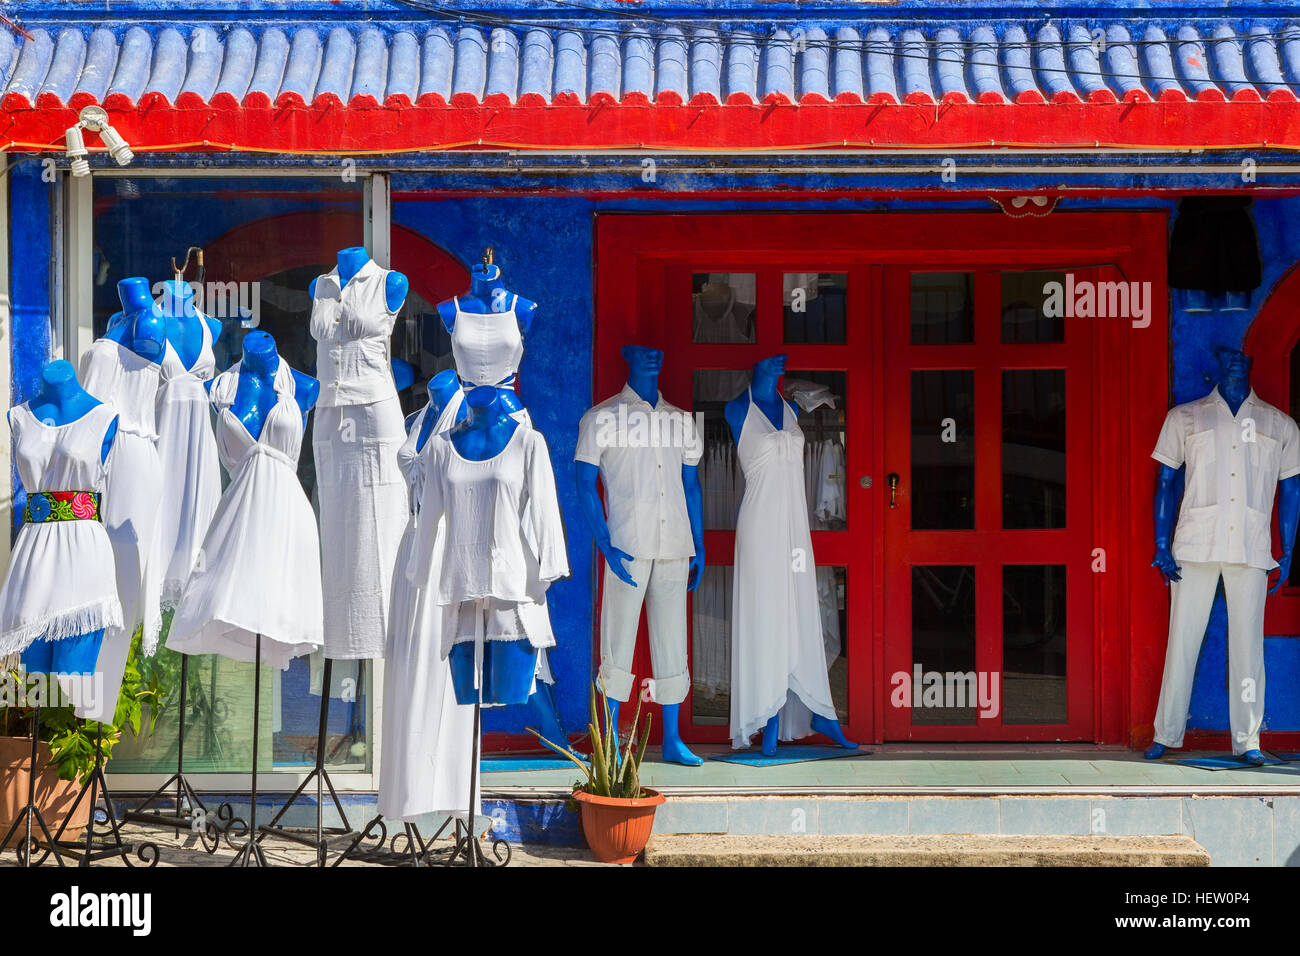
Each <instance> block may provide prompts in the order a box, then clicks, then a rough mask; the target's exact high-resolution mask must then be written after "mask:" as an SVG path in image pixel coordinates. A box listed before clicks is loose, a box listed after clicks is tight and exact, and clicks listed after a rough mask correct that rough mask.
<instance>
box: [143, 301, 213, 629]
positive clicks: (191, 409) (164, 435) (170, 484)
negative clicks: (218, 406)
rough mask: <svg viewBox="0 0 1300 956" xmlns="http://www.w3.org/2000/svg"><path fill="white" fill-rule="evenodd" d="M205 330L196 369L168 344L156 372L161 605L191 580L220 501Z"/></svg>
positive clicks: (205, 326) (210, 367)
mask: <svg viewBox="0 0 1300 956" xmlns="http://www.w3.org/2000/svg"><path fill="white" fill-rule="evenodd" d="M199 321H200V322H201V324H202V326H203V347H202V348H201V349H200V351H199V357H198V358H197V359H195V360H194V365H193V366H192V367H190V368H186V367H185V363H184V362H182V361H181V357H180V356H179V355H178V354H177V353H176V350H175V349H174V348H173V347H172V345H171V343H170V342H168V343H167V345H166V346H165V347H164V350H163V358H162V362H161V363H160V368H159V378H160V380H161V386H160V387H159V390H158V399H157V413H158V459H159V461H160V462H161V463H162V471H163V487H162V497H161V498H160V499H159V503H160V508H159V514H158V522H159V529H158V539H159V548H160V549H161V552H162V561H163V565H164V570H163V579H162V599H163V603H164V604H165V605H168V606H173V605H175V604H176V601H177V600H178V599H179V598H180V596H181V591H182V590H183V589H184V587H185V582H186V581H187V580H189V576H190V569H191V568H193V567H194V558H195V556H196V555H197V554H198V553H199V546H200V545H202V544H203V536H204V535H205V534H206V533H207V530H208V525H209V524H210V523H211V522H212V515H213V514H214V513H215V512H216V510H217V502H218V501H220V500H221V466H220V465H219V464H218V458H217V440H216V437H215V436H214V434H213V431H212V413H211V412H210V411H209V405H208V392H207V389H205V388H204V387H203V383H204V382H206V381H207V380H208V379H210V378H212V376H213V375H214V374H216V368H217V364H216V359H215V357H214V356H213V354H212V330H211V329H210V328H208V320H207V318H205V317H204V316H202V315H200V316H199Z"/></svg>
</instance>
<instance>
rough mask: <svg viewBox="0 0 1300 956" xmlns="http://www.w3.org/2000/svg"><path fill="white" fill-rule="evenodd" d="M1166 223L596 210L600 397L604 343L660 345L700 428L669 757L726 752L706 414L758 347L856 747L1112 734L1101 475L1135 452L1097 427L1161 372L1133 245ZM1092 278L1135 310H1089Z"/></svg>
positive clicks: (730, 465) (723, 508)
mask: <svg viewBox="0 0 1300 956" xmlns="http://www.w3.org/2000/svg"><path fill="white" fill-rule="evenodd" d="M1162 229H1163V226H1162V225H1161V224H1160V223H1159V222H1158V221H1155V217H1150V216H1146V217H1144V216H1141V215H1122V214H1120V215H1115V216H1108V215H1101V214H1091V215H1079V216H1073V217H1071V216H1068V215H1060V214H1058V215H1057V217H1056V221H1055V222H1053V221H1051V220H1050V219H1049V220H1042V221H1030V222H1028V223H1026V222H1025V221H1023V220H1012V219H1009V218H1008V217H1005V216H1003V215H1002V214H1000V213H994V214H989V215H941V214H884V215H784V214H780V215H761V214H758V215H722V216H695V215H672V216H641V215H636V216H633V215H629V216H617V215H612V216H601V217H598V227H597V239H598V259H597V316H596V343H595V348H596V373H595V390H596V394H597V397H598V398H603V397H604V396H607V395H609V394H612V393H614V392H615V391H617V390H618V389H619V388H620V387H621V386H622V384H623V379H624V375H625V366H624V363H623V362H622V360H621V357H620V356H619V349H620V348H621V347H622V346H623V345H625V344H628V343H637V344H644V345H653V346H656V347H659V348H662V349H663V350H664V351H665V352H666V359H665V366H664V371H663V373H662V377H661V388H662V390H663V392H664V394H665V396H666V397H667V399H668V400H669V401H671V402H673V403H674V404H676V405H679V406H681V407H683V408H687V409H691V410H693V411H694V412H695V413H696V414H697V415H698V416H700V418H701V419H702V421H703V426H704V437H705V450H704V459H703V460H702V462H701V466H700V474H701V479H702V482H703V486H704V497H705V527H706V534H705V547H706V554H707V560H708V570H707V571H706V575H705V580H704V582H703V583H702V585H701V587H700V589H699V590H698V591H697V592H696V593H695V594H694V595H693V596H692V601H691V614H690V616H689V620H690V635H689V647H690V659H691V673H692V692H691V695H690V697H689V698H688V700H687V702H686V704H685V705H684V706H683V709H682V729H683V735H684V736H685V737H686V738H687V739H688V740H694V741H700V742H720V741H724V740H727V739H729V736H728V714H729V703H730V701H729V691H730V667H729V661H730V648H731V645H732V643H733V642H739V641H743V640H744V635H742V634H734V633H731V630H730V617H731V580H732V579H731V567H730V565H731V562H732V555H733V549H734V539H735V512H736V507H737V506H738V504H739V498H740V496H741V495H742V494H743V476H742V475H741V474H740V466H739V463H738V462H737V461H736V459H735V454H734V447H733V445H732V441H731V437H730V434H729V432H728V430H727V427H726V424H725V422H724V420H723V418H722V409H723V407H724V406H725V404H726V401H727V400H728V399H729V398H731V397H732V396H734V395H736V394H738V393H739V392H741V391H743V389H744V387H745V385H746V384H747V382H748V370H749V369H750V368H751V367H752V366H753V364H754V363H755V362H757V361H758V360H760V359H762V358H765V357H767V356H770V355H773V354H777V353H783V354H785V355H786V356H787V371H786V374H785V378H784V380H783V385H784V387H785V388H786V389H787V393H793V394H794V395H795V399H796V401H797V402H798V403H799V404H800V407H801V411H800V415H799V420H800V425H801V427H802V429H803V431H804V435H805V486H806V492H807V496H808V501H809V521H810V526H811V528H812V540H813V550H814V555H813V563H814V565H815V568H814V569H813V571H812V573H815V575H816V577H817V585H818V596H819V603H820V606H821V618H822V625H823V628H822V630H823V643H824V647H825V650H826V656H827V663H828V674H829V679H830V684H831V690H832V696H833V699H834V701H835V704H836V709H837V711H838V712H839V715H840V719H841V722H842V723H843V724H844V725H845V726H846V727H847V728H848V731H849V733H850V735H851V736H853V737H855V738H856V739H859V740H862V741H882V740H908V739H915V740H1018V741H1033V740H1103V739H1107V738H1112V739H1118V738H1119V737H1120V736H1121V735H1122V733H1123V731H1122V729H1121V726H1122V724H1123V723H1124V721H1125V709H1126V705H1127V700H1128V693H1127V691H1128V688H1127V687H1126V686H1125V684H1126V662H1125V660H1124V649H1123V648H1122V647H1119V646H1115V647H1111V648H1110V649H1109V650H1107V649H1106V648H1105V647H1103V644H1104V643H1107V642H1105V641H1104V640H1103V638H1102V636H1101V635H1103V633H1105V632H1106V629H1108V628H1118V627H1125V626H1127V624H1126V623H1125V622H1126V620H1127V618H1126V617H1125V612H1124V611H1123V609H1122V608H1113V609H1111V610H1106V609H1103V608H1102V607H1101V604H1102V602H1104V601H1105V600H1106V597H1107V594H1106V588H1107V587H1108V586H1110V584H1113V583H1114V582H1115V578H1114V574H1115V572H1116V571H1120V572H1121V573H1122V572H1123V571H1124V570H1127V568H1128V567H1129V565H1130V563H1131V556H1132V553H1133V551H1134V549H1133V547H1132V546H1131V545H1132V542H1131V540H1130V538H1131V536H1132V528H1131V526H1130V523H1129V521H1128V519H1127V515H1125V514H1121V513H1119V512H1117V511H1116V507H1115V506H1116V505H1117V504H1119V503H1120V501H1119V499H1121V498H1123V497H1124V496H1126V495H1127V494H1129V488H1128V485H1127V482H1126V481H1119V482H1116V481H1107V479H1106V472H1105V471H1104V469H1106V468H1115V467H1117V466H1122V467H1128V466H1130V464H1131V461H1130V459H1131V458H1132V457H1136V456H1133V455H1131V454H1130V452H1131V449H1130V448H1129V447H1128V444H1127V441H1128V439H1127V437H1126V436H1127V435H1129V433H1130V431H1131V430H1132V426H1133V422H1132V421H1131V420H1130V421H1127V422H1124V423H1118V422H1117V423H1115V424H1114V426H1113V427H1112V428H1111V429H1110V431H1109V432H1108V431H1107V424H1106V422H1105V421H1104V420H1103V418H1104V416H1105V415H1109V414H1112V413H1113V412H1114V410H1115V409H1119V408H1124V407H1126V405H1127V402H1128V401H1129V400H1130V399H1131V398H1132V397H1133V396H1132V395H1131V394H1129V393H1128V389H1129V387H1130V386H1129V378H1130V377H1132V368H1131V364H1132V361H1133V360H1134V355H1135V353H1141V354H1142V355H1145V356H1147V357H1148V358H1150V357H1159V356H1162V355H1163V350H1164V344H1163V343H1164V338H1163V337H1164V327H1165V326H1164V322H1165V318H1164V309H1165V306H1164V285H1163V281H1162V280H1163V276H1159V275H1156V274H1155V273H1156V272H1158V271H1159V269H1160V267H1161V265H1162V262H1163V259H1162V256H1161V255H1151V254H1149V253H1148V252H1144V251H1143V249H1142V244H1143V241H1144V240H1145V241H1149V240H1151V239H1153V238H1154V236H1155V235H1156V234H1157V230H1162ZM1116 230H1119V233H1117V232H1116ZM1159 234H1160V235H1161V236H1163V233H1162V232H1160V233H1159ZM1117 239H1122V240H1123V241H1119V242H1117ZM1159 241H1160V242H1162V241H1163V239H1162V238H1161V239H1160V240H1159ZM1157 248H1158V247H1157ZM1133 281H1139V282H1142V281H1145V282H1147V283H1148V286H1147V288H1146V290H1145V292H1146V296H1147V297H1146V298H1145V299H1143V298H1138V299H1134V300H1133V301H1130V302H1127V303H1121V302H1119V299H1118V297H1119V294H1120V292H1121V291H1122V292H1124V293H1125V295H1127V294H1128V293H1129V292H1133V293H1134V294H1136V295H1139V296H1141V295H1142V291H1141V290H1140V289H1139V288H1138V287H1136V286H1133V285H1132V282H1133ZM1121 282H1122V283H1123V284H1124V287H1123V290H1121V289H1120V288H1119V285H1118V283H1121ZM1108 283H1109V284H1108ZM1090 284H1091V286H1092V289H1093V291H1094V292H1096V291H1097V290H1098V288H1100V291H1101V292H1102V294H1103V295H1104V296H1107V297H1108V298H1107V300H1106V302H1105V303H1104V305H1103V306H1102V309H1103V310H1107V309H1108V310H1109V312H1111V313H1113V312H1116V311H1118V310H1119V308H1120V307H1121V306H1123V307H1124V308H1126V309H1127V312H1126V313H1125V314H1120V315H1114V314H1107V315H1105V316H1104V317H1103V316H1099V315H1098V314H1097V311H1098V309H1097V307H1096V304H1095V301H1094V305H1093V306H1092V307H1091V308H1089V307H1086V306H1085V304H1084V302H1083V301H1082V299H1081V295H1082V294H1083V292H1084V291H1085V290H1087V289H1088V287H1089V285H1090ZM1076 306H1081V307H1080V308H1076ZM1142 309H1146V310H1147V314H1146V320H1147V324H1145V325H1143V321H1144V320H1143V317H1142V315H1141V310H1142ZM1080 313H1083V314H1080ZM1143 336H1146V337H1145V338H1143ZM1156 336H1159V337H1160V341H1159V342H1158V343H1157V341H1156V338H1155V337H1156ZM1107 350H1110V352H1111V353H1114V354H1108V352H1107ZM1163 375H1164V373H1163V368H1160V369H1158V370H1153V371H1152V376H1153V381H1154V380H1158V385H1157V386H1156V387H1157V388H1159V389H1161V391H1160V392H1159V393H1158V397H1157V402H1163V391H1162V389H1163V382H1164V377H1163ZM1117 390H1119V392H1120V393H1117ZM1156 411H1157V412H1158V413H1159V414H1162V413H1163V407H1161V408H1159V409H1157V410H1156ZM1129 417H1130V419H1132V418H1133V416H1131V415H1130V416H1129ZM1138 417H1139V418H1141V419H1143V420H1145V418H1147V417H1150V415H1149V414H1148V413H1146V412H1144V413H1142V414H1140V415H1139V416H1138ZM1157 427H1158V426H1157ZM1141 431H1142V429H1141V428H1139V429H1138V430H1137V431H1136V432H1134V433H1133V434H1134V436H1135V437H1134V439H1133V440H1134V442H1136V443H1137V444H1140V443H1141V442H1143V441H1146V440H1147V437H1148V436H1144V435H1142V434H1141ZM1150 437H1152V438H1153V435H1152V436H1150ZM1103 512H1104V513H1103ZM1114 591H1115V595H1116V598H1117V599H1118V600H1122V599H1123V594H1122V593H1121V591H1122V588H1118V587H1116V588H1114ZM640 648H641V649H639V650H638V659H637V663H636V667H635V670H636V672H637V673H638V675H645V676H649V674H650V666H649V664H650V662H649V655H648V654H647V653H645V651H644V649H643V648H644V645H641V646H640ZM1106 674H1109V675H1110V677H1109V685H1110V686H1106V687H1102V686H1101V681H1102V680H1106V677H1105V675H1106Z"/></svg>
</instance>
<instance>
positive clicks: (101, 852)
mask: <svg viewBox="0 0 1300 956" xmlns="http://www.w3.org/2000/svg"><path fill="white" fill-rule="evenodd" d="M87 794H89V795H90V818H89V819H88V820H87V822H86V838H85V840H75V841H74V840H67V841H65V840H64V839H63V833H64V831H65V830H67V828H68V825H69V824H70V823H71V822H72V819H73V817H74V816H75V814H76V812H77V807H79V806H81V801H82V800H84V799H85V798H86V795H87ZM99 794H103V797H104V813H105V819H106V822H107V826H108V832H109V834H110V836H111V840H99V841H96V840H95V804H96V801H97V799H98V796H99ZM122 822H123V823H124V822H125V819H123V821H122ZM59 848H62V850H63V851H64V853H65V854H66V855H67V856H70V857H72V858H74V859H76V860H77V865H78V866H89V865H90V864H91V863H93V862H95V861H96V860H106V859H109V858H111V857H115V856H120V857H121V858H122V862H123V863H125V864H126V865H127V866H130V867H134V866H135V864H134V863H132V862H131V854H132V853H134V854H135V855H136V856H137V857H139V859H140V861H141V862H142V863H144V865H145V867H146V868H152V867H155V866H157V865H158V845H157V844H156V843H149V842H142V843H139V844H136V843H128V842H126V841H124V840H123V839H122V823H119V822H118V820H117V815H116V813H115V812H114V810H113V795H112V793H111V791H109V789H108V780H107V779H106V778H105V777H104V725H103V724H102V723H101V724H99V727H98V730H97V731H96V733H95V769H94V770H92V771H91V772H90V776H89V778H87V780H86V782H85V783H83V784H82V785H81V790H80V792H79V793H78V794H77V799H76V800H74V801H73V802H72V806H71V808H69V810H68V812H67V816H66V817H65V818H64V820H63V826H61V827H59V831H58V832H57V833H55V834H54V841H53V843H52V844H51V845H50V846H49V847H47V848H46V851H45V855H44V856H42V857H41V858H40V859H39V860H37V861H36V866H40V865H41V864H42V863H44V862H45V860H46V858H47V857H49V855H50V854H51V853H58V850H59Z"/></svg>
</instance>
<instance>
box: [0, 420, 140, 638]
mask: <svg viewBox="0 0 1300 956" xmlns="http://www.w3.org/2000/svg"><path fill="white" fill-rule="evenodd" d="M116 417H117V410H116V409H114V408H113V407H112V406H111V405H105V404H100V405H96V406H95V407H94V408H92V409H90V411H88V412H86V414H84V415H82V416H81V417H80V418H78V419H76V420H74V421H71V422H68V423H66V424H63V425H49V424H46V423H44V422H42V421H40V420H39V419H37V418H36V416H35V415H33V414H32V411H31V409H30V408H29V406H28V405H27V404H25V403H24V404H22V405H19V406H18V407H17V408H14V409H12V410H11V411H10V413H9V425H10V428H11V430H12V432H13V447H14V465H15V467H16V468H17V469H18V477H19V479H21V481H22V483H23V487H24V488H25V489H27V494H28V499H27V508H28V510H30V511H32V512H33V514H34V516H38V517H39V516H40V515H41V514H43V513H48V510H49V509H50V507H51V506H50V504H49V503H48V502H49V499H47V498H45V497H43V496H41V497H37V496H38V495H39V493H40V492H94V493H99V494H102V493H103V492H104V485H105V478H106V469H105V467H104V464H103V462H102V461H101V460H100V455H101V454H102V451H103V446H104V435H105V434H106V433H107V432H108V428H109V426H110V425H111V424H112V422H113V420H114V419H115V418H116ZM91 502H92V499H91V498H90V496H89V495H88V494H83V495H77V496H74V497H73V498H72V499H71V500H70V501H68V502H60V506H61V507H62V506H67V507H68V508H69V510H70V513H72V514H78V515H80V514H87V515H89V514H93V513H94V511H93V505H92V504H91ZM121 626H122V604H121V601H120V600H119V599H118V596H117V577H116V575H115V573H114V565H113V544H112V542H111V541H109V538H108V532H107V531H105V530H104V526H103V524H101V523H100V522H99V521H96V520H94V519H89V520H86V519H79V520H69V521H39V522H30V521H24V522H23V525H22V528H21V529H19V531H18V539H17V540H16V541H15V542H14V548H13V553H12V554H11V555H10V558H9V569H8V571H7V572H6V574H5V582H4V588H3V590H0V656H5V655H8V654H13V653H16V652H18V651H21V650H23V649H24V648H26V647H27V646H28V645H29V644H31V643H32V642H34V641H37V640H46V641H58V640H63V639H64V638H69V637H79V636H81V635H82V634H89V633H90V632H91V631H97V630H100V629H101V628H110V627H121Z"/></svg>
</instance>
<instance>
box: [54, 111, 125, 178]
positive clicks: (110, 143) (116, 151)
mask: <svg viewBox="0 0 1300 956" xmlns="http://www.w3.org/2000/svg"><path fill="white" fill-rule="evenodd" d="M83 129H88V130H90V131H91V132H92V133H98V134H99V138H100V139H101V140H103V142H104V148H105V149H106V150H108V155H109V156H112V157H113V161H114V162H115V163H117V165H119V166H125V165H126V164H127V163H129V162H131V160H133V159H135V153H133V152H132V151H131V147H130V146H129V145H127V142H126V140H124V139H123V138H122V136H121V134H120V133H118V131H117V130H115V129H113V127H112V126H111V125H110V124H109V122H108V113H107V112H105V111H104V108H103V107H102V106H86V107H83V108H82V110H81V114H80V115H79V116H78V117H77V125H76V126H70V127H68V132H67V133H66V134H65V137H64V142H65V144H66V149H67V154H68V159H69V160H71V164H72V175H73V176H77V177H81V176H89V175H90V161H89V159H88V157H89V156H90V152H89V151H88V150H87V149H86V141H85V138H84V137H83V136H82V134H81V131H82V130H83Z"/></svg>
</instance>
